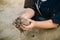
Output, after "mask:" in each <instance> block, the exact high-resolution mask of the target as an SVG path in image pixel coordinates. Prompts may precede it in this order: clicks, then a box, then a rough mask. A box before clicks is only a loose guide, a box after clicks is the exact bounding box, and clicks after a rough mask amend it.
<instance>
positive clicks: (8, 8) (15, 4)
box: [0, 0, 60, 40]
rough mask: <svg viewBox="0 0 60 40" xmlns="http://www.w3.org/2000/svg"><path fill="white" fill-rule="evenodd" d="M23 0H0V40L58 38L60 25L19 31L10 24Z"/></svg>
mask: <svg viewBox="0 0 60 40" xmlns="http://www.w3.org/2000/svg"><path fill="white" fill-rule="evenodd" d="M23 5H24V0H0V40H60V27H58V28H56V29H48V30H45V29H35V28H34V29H32V30H29V31H24V32H22V33H21V32H20V31H19V30H18V29H17V28H15V26H14V25H13V24H12V23H13V22H14V20H15V19H16V18H17V17H18V16H19V15H21V12H22V11H24V10H25V9H24V8H23Z"/></svg>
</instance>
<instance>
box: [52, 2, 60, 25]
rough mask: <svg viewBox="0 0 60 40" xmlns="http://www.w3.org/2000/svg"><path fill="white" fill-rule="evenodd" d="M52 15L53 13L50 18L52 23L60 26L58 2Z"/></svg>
mask: <svg viewBox="0 0 60 40" xmlns="http://www.w3.org/2000/svg"><path fill="white" fill-rule="evenodd" d="M53 13H54V16H53V17H52V20H53V22H54V23H57V24H59V25H60V1H59V2H58V4H56V5H55V8H54V9H53Z"/></svg>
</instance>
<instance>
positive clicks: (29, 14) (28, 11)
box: [22, 8, 35, 18]
mask: <svg viewBox="0 0 60 40" xmlns="http://www.w3.org/2000/svg"><path fill="white" fill-rule="evenodd" d="M34 13H35V12H34V10H33V9H31V8H26V10H25V11H24V14H23V15H22V17H25V18H32V17H33V16H34Z"/></svg>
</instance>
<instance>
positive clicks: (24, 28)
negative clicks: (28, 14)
mask: <svg viewBox="0 0 60 40" xmlns="http://www.w3.org/2000/svg"><path fill="white" fill-rule="evenodd" d="M21 28H22V29H23V30H29V29H28V28H26V27H21Z"/></svg>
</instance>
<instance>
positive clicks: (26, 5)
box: [24, 0, 36, 10]
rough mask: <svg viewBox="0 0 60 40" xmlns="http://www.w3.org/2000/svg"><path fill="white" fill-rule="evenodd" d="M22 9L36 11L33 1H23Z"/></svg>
mask: <svg viewBox="0 0 60 40" xmlns="http://www.w3.org/2000/svg"><path fill="white" fill-rule="evenodd" d="M24 8H32V9H33V10H35V9H36V7H35V3H34V1H33V0H25V4H24Z"/></svg>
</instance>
